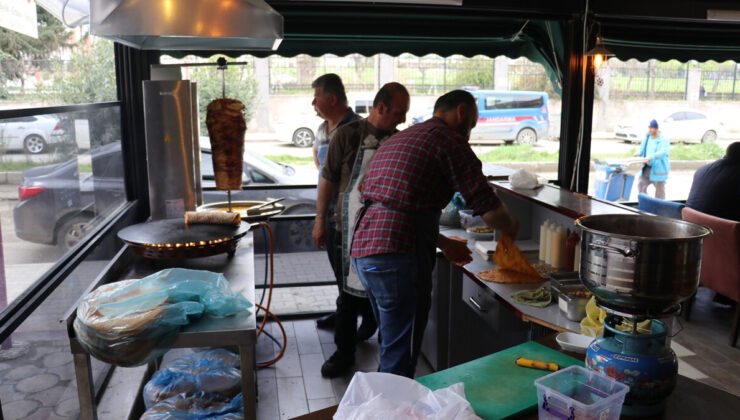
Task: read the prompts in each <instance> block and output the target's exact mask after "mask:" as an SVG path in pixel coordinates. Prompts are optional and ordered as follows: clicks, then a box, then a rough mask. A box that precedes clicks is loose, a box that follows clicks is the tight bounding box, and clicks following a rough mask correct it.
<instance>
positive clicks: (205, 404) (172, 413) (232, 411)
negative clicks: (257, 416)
mask: <svg viewBox="0 0 740 420" xmlns="http://www.w3.org/2000/svg"><path fill="white" fill-rule="evenodd" d="M243 418H244V399H243V397H242V394H238V395H237V396H236V397H234V398H233V399H231V400H229V399H228V398H224V397H221V396H219V395H215V394H209V393H207V392H186V393H182V394H177V395H175V396H173V397H170V398H168V399H166V400H164V401H162V402H160V403H158V404H156V405H154V406H153V407H152V408H150V409H148V410H146V412H144V414H143V415H142V416H141V418H140V420H236V419H243Z"/></svg>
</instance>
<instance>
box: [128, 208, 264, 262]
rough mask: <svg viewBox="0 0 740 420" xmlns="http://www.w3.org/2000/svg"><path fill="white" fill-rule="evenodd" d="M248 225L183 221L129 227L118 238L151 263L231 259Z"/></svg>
mask: <svg viewBox="0 0 740 420" xmlns="http://www.w3.org/2000/svg"><path fill="white" fill-rule="evenodd" d="M250 227H251V225H250V224H249V223H246V222H241V224H240V225H239V226H233V225H215V224H190V225H186V224H185V219H184V218H177V219H163V220H156V221H153V222H148V223H139V224H136V225H131V226H128V227H126V228H123V229H121V230H119V231H118V237H119V238H121V240H122V241H124V242H126V243H127V244H129V245H130V246H131V247H132V250H133V251H134V253H136V254H137V255H141V256H142V257H145V258H151V259H167V258H197V257H207V256H210V255H216V254H221V253H224V252H226V253H228V254H229V255H233V254H234V252H235V251H236V246H237V244H238V243H239V239H240V238H241V237H242V236H244V235H246V234H247V232H249V229H250Z"/></svg>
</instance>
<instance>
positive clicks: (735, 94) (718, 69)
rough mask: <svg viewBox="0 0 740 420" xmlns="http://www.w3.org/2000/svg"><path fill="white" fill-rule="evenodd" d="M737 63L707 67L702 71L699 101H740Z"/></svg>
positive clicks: (739, 74)
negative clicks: (736, 99)
mask: <svg viewBox="0 0 740 420" xmlns="http://www.w3.org/2000/svg"><path fill="white" fill-rule="evenodd" d="M738 70H740V69H738V65H737V63H724V64H715V65H711V66H710V65H705V66H703V67H702V69H701V85H700V87H699V99H701V100H713V101H734V100H735V98H738V99H740V83H738V78H739V76H740V73H739V72H738Z"/></svg>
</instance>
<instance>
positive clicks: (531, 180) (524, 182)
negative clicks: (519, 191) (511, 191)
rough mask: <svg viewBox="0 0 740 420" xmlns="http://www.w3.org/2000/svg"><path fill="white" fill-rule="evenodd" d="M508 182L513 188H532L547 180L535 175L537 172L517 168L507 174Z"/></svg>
mask: <svg viewBox="0 0 740 420" xmlns="http://www.w3.org/2000/svg"><path fill="white" fill-rule="evenodd" d="M509 182H510V183H511V186H512V187H514V188H524V189H528V190H531V189H534V188H537V187H539V186H540V185H543V184H545V183H547V181H546V180H545V179H544V178H542V177H540V176H537V174H535V173H532V172H529V171H527V170H526V169H517V170H516V171H515V172H514V173H513V174H511V175H509Z"/></svg>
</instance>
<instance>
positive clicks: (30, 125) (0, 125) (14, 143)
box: [0, 115, 64, 154]
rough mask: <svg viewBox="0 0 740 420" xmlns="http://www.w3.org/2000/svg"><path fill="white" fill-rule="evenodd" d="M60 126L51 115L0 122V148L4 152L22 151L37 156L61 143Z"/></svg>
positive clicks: (62, 137) (62, 139)
mask: <svg viewBox="0 0 740 420" xmlns="http://www.w3.org/2000/svg"><path fill="white" fill-rule="evenodd" d="M62 134H63V133H62V125H61V123H60V121H59V120H58V119H57V118H56V117H54V116H51V115H32V116H28V117H15V118H8V119H4V120H0V146H1V147H2V148H3V149H5V150H24V151H26V152H28V153H32V154H38V153H43V152H45V151H46V150H47V149H48V148H49V146H51V145H53V144H55V143H59V142H63V141H64V136H63V135H62Z"/></svg>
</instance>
